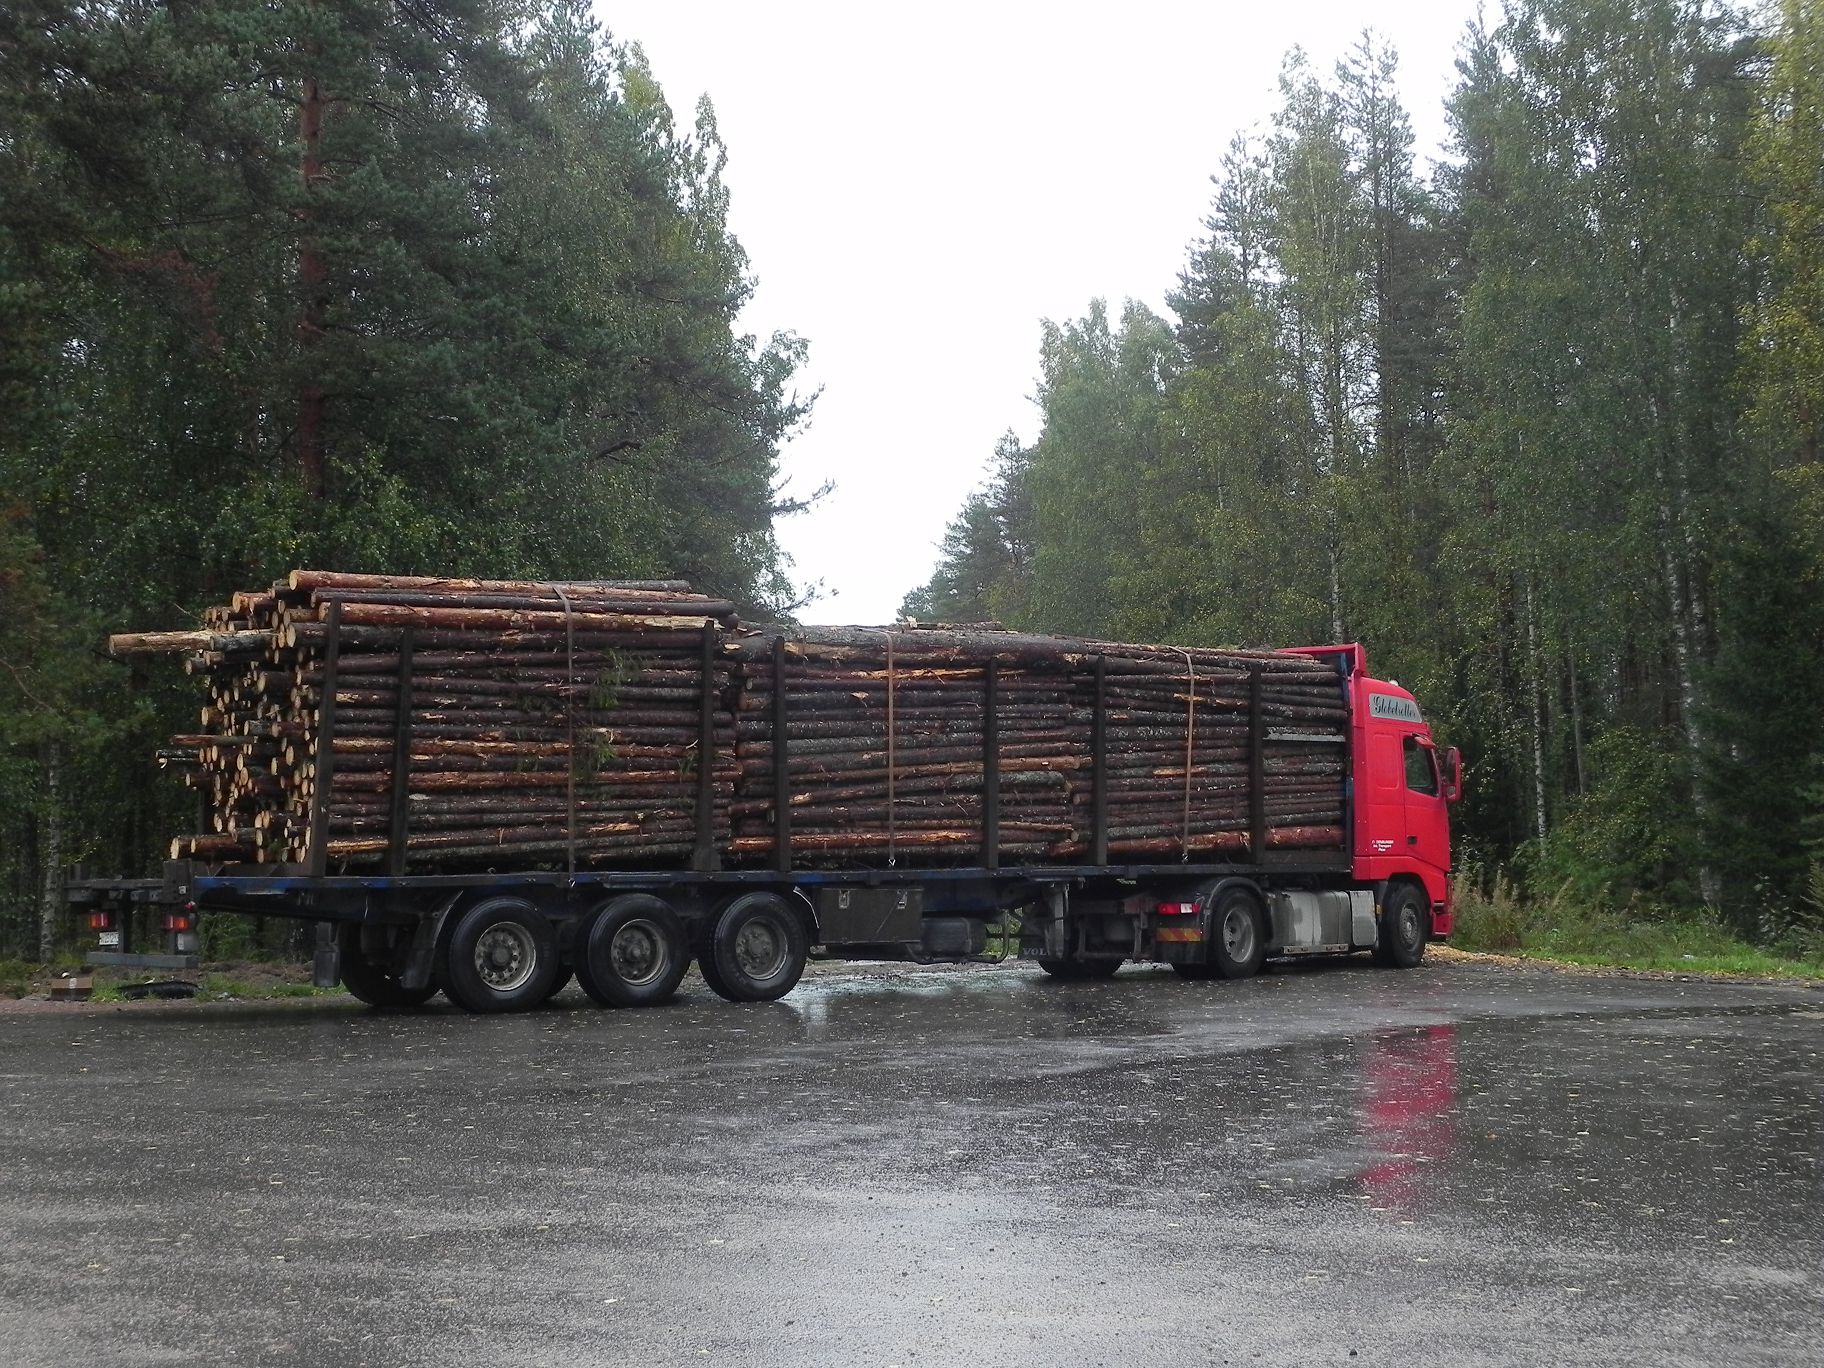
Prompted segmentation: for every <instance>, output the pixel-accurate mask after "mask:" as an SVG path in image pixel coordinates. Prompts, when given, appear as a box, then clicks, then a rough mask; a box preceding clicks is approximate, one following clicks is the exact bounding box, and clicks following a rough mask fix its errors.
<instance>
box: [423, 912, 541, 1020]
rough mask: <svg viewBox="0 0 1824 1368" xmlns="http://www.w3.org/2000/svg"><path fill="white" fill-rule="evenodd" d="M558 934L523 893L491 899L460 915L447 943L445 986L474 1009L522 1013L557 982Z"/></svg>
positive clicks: (455, 998) (535, 1003) (450, 992)
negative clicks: (519, 895) (522, 896)
mask: <svg viewBox="0 0 1824 1368" xmlns="http://www.w3.org/2000/svg"><path fill="white" fill-rule="evenodd" d="M558 973H559V968H558V960H557V933H556V932H555V931H554V930H553V929H552V926H551V922H550V919H549V918H548V917H546V916H545V914H544V913H543V912H540V911H539V910H538V909H537V908H536V907H534V906H533V905H532V904H531V903H529V902H527V901H526V900H525V899H524V898H511V897H500V898H488V899H486V900H484V901H482V902H479V903H476V904H475V906H473V907H471V908H469V910H468V911H466V912H464V913H463V914H462V915H461V916H460V917H458V918H457V920H456V925H455V927H454V928H453V929H452V930H451V931H450V939H449V944H448V945H447V946H446V947H445V951H444V962H443V973H442V975H441V977H442V980H443V990H444V992H446V993H448V994H449V996H450V998H451V999H452V1000H453V1001H454V1002H455V1003H456V1004H457V1005H458V1006H460V1007H466V1008H467V1009H468V1010H469V1011H471V1012H522V1011H525V1010H527V1009H528V1008H532V1007H536V1006H538V1005H539V1004H540V1003H542V1002H543V1001H544V1000H545V999H546V998H547V997H549V996H550V994H551V986H552V985H553V984H554V983H556V982H557V976H558Z"/></svg>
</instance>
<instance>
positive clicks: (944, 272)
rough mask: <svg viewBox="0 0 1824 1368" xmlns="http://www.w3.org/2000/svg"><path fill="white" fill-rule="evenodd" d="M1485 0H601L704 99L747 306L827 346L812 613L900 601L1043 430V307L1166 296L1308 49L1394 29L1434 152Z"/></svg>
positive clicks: (685, 119) (666, 81) (805, 462)
mask: <svg viewBox="0 0 1824 1368" xmlns="http://www.w3.org/2000/svg"><path fill="white" fill-rule="evenodd" d="M1475 10H1476V4H1475V0H1409V2H1408V3H1397V2H1396V0H1355V2H1354V3H1349V2H1348V0H1289V2H1288V3H1282V4H1249V5H1236V4H1228V3H1220V0H1218V2H1216V3H1210V2H1209V0H1205V3H1201V4H1182V3H1180V4H1170V3H1159V2H1158V0H1124V3H1116V4H1106V3H1104V4H1095V5H1086V4H1081V3H1075V2H1074V0H1052V2H1051V3H1029V2H1028V0H1020V2H1019V3H1014V2H1013V0H977V2H976V3H972V4H959V3H953V2H952V0H928V3H925V4H922V5H920V6H918V7H916V8H914V7H910V6H884V5H867V4H857V3H854V0H843V2H841V3H814V2H813V0H764V2H763V3H754V2H753V0H747V2H746V3H740V2H739V0H687V2H686V3H680V0H597V13H598V15H599V16H600V18H601V19H602V22H603V23H604V24H606V25H607V27H608V28H609V30H610V31H611V32H612V33H613V35H614V36H615V37H616V38H619V39H623V40H633V41H637V42H639V43H640V44H641V45H642V46H643V47H644V48H645V50H646V54H647V56H648V58H650V60H651V62H652V65H653V69H654V74H655V75H656V76H657V77H658V80H659V83H660V84H661V85H662V86H663V87H664V90H665V93H666V96H667V98H668V99H669V100H670V102H671V105H672V108H673V109H674V110H675V111H676V113H677V116H678V122H679V124H680V125H681V126H682V127H686V128H688V126H689V124H690V121H691V118H692V114H693V111H694V109H695V106H696V100H697V96H698V95H699V94H701V93H705V92H706V93H708V95H709V96H710V98H711V99H712V100H713V101H714V103H715V107H716V117H717V121H718V123H719V125H720V128H721V132H722V137H723V140H724V141H725V142H726V143H727V144H728V149H729V164H728V170H727V181H728V185H729V188H730V192H731V195H732V201H733V206H732V209H731V212H730V219H731V223H732V226H733V228H734V231H735V234H736V235H737V236H738V237H739V238H740V239H741V242H742V244H743V245H744V246H745V247H746V249H747V252H748V255H749V256H750V258H751V259H752V263H753V270H754V273H755V274H756V276H757V277H758V279H759V289H758V291H757V293H756V295H755V298H754V301H753V303H752V305H750V307H749V309H748V311H747V314H746V316H745V319H744V325H745V327H746V328H747V329H749V330H751V331H753V332H755V333H756V334H758V335H760V336H762V337H765V336H766V335H768V334H770V333H771V332H772V331H773V330H774V329H779V328H784V329H789V330H791V331H793V332H796V333H798V334H800V335H801V336H803V337H805V338H806V339H808V340H809V342H810V349H811V350H810V364H809V366H808V368H807V369H806V371H805V372H803V373H802V380H803V384H804V385H805V387H806V388H807V389H809V388H815V387H817V386H822V388H823V395H822V397H821V398H820V399H819V400H818V402H817V406H816V410H815V412H814V414H813V417H812V419H811V425H810V427H809V428H808V430H806V431H805V432H804V433H803V434H801V435H800V436H799V437H797V438H796V439H795V440H793V441H792V442H791V444H790V445H789V446H788V447H787V448H786V450H785V453H784V469H785V473H786V475H787V476H788V477H789V480H790V485H789V489H790V492H792V493H795V494H805V493H809V492H810V491H811V490H813V489H815V488H816V487H817V486H818V485H819V484H821V483H822V482H823V481H825V480H826V479H827V480H833V481H834V482H835V484H836V490H835V492H834V493H833V494H831V495H830V496H829V497H827V498H826V499H825V500H824V501H823V502H822V503H821V504H820V505H819V506H818V507H817V508H816V510H815V511H813V512H811V513H808V514H804V515H801V516H800V517H798V518H795V519H791V520H788V521H786V522H785V523H784V524H783V525H782V526H781V528H780V533H781V539H782V541H783V543H784V546H785V548H786V550H787V552H788V553H789V554H790V555H791V557H792V559H793V561H794V575H795V577H796V578H797V579H798V580H799V581H800V582H821V583H822V586H823V590H824V592H823V596H822V597H821V598H820V599H819V600H818V602H817V603H816V604H814V605H813V606H812V607H811V608H810V609H809V610H807V611H806V612H805V613H804V615H803V616H804V617H805V618H806V620H808V621H816V622H886V621H891V620H892V619H893V617H894V616H895V615H896V613H897V611H898V607H899V601H900V599H901V597H902V596H903V595H904V594H905V592H906V591H907V590H908V589H910V588H912V587H913V586H915V585H917V584H921V583H923V582H924V580H925V579H926V578H928V577H929V575H930V573H931V570H932V567H933V565H934V564H935V562H936V558H937V543H938V540H939V539H940V538H941V537H942V536H943V531H944V525H945V524H946V523H947V522H948V521H949V519H950V518H951V517H952V516H953V515H954V514H955V512H956V510H957V508H958V506H959V505H960V504H961V502H962V499H963V496H964V495H965V494H966V493H967V492H968V491H969V490H970V489H971V488H973V487H975V486H976V485H977V484H978V483H979V482H980V480H981V476H982V470H983V465H984V463H985V462H986V460H987V459H988V457H989V455H990V454H991V453H992V451H993V448H994V444H995V441H996V439H997V438H998V437H999V436H1000V434H1001V433H1003V432H1005V431H1006V430H1007V429H1008V428H1012V429H1014V430H1015V431H1017V432H1018V433H1019V434H1020V435H1021V437H1022V438H1023V439H1027V440H1030V439H1031V438H1032V437H1033V436H1034V435H1035V434H1036V430H1037V411H1036V409H1035V407H1034V405H1033V403H1032V399H1031V395H1032V392H1033V379H1034V377H1035V376H1036V375H1037V373H1038V345H1039V322H1040V320H1041V319H1044V318H1053V319H1059V320H1062V319H1067V318H1075V317H1079V316H1081V315H1082V314H1083V313H1084V311H1085V310H1086V309H1087V308H1088V306H1089V302H1090V300H1091V299H1093V298H1096V297H1098V296H1101V297H1105V298H1107V299H1108V300H1109V301H1110V304H1111V307H1114V308H1117V309H1118V307H1119V305H1120V301H1121V300H1123V299H1126V298H1134V299H1139V300H1142V301H1144V302H1146V303H1147V304H1149V305H1151V306H1152V307H1153V308H1155V309H1158V310H1161V311H1163V310H1164V305H1165V295H1166V292H1167V291H1168V290H1170V289H1171V288H1172V286H1173V285H1174V283H1175V282H1176V279H1177V273H1178V271H1179V269H1180V268H1181V267H1182V266H1183V264H1184V262H1185V258H1186V254H1187V250H1188V248H1189V246H1190V243H1191V242H1192V240H1193V239H1194V238H1196V237H1198V236H1199V235H1200V234H1201V231H1202V229H1201V220H1202V218H1203V216H1204V215H1205V213H1207V212H1208V208H1209V200H1210V194H1211V185H1210V180H1209V177H1210V174H1211V173H1212V172H1213V171H1214V170H1215V169H1216V165H1217V160H1218V158H1219V157H1220V156H1221V155H1222V152H1223V150H1224V149H1225V148H1226V147H1227V146H1228V143H1229V139H1230V138H1231V137H1232V136H1233V135H1234V134H1235V133H1236V132H1237V131H1238V130H1241V129H1245V128H1248V127H1251V126H1258V125H1262V124H1264V122H1265V120H1266V119H1267V117H1268V115H1269V114H1270V113H1271V112H1272V110H1273V109H1274V108H1275V106H1276V104H1277V102H1278V91H1277V84H1276V82H1277V77H1278V74H1279V69H1280V62H1281V59H1282V57H1283V56H1284V54H1285V52H1286V51H1287V49H1289V48H1291V47H1292V46H1293V45H1295V44H1296V45H1299V46H1302V47H1303V48H1304V49H1305V50H1306V52H1307V53H1309V54H1310V56H1311V58H1312V60H1313V63H1314V64H1315V65H1316V66H1317V67H1318V68H1319V69H1320V70H1322V71H1324V72H1326V73H1327V72H1328V71H1329V69H1330V68H1331V66H1332V65H1333V64H1334V63H1335V62H1336V60H1337V59H1338V58H1339V57H1340V56H1342V55H1343V53H1345V52H1346V51H1347V50H1348V49H1349V48H1350V47H1351V46H1352V45H1353V43H1354V42H1355V40H1356V38H1357V36H1358V35H1359V34H1360V32H1361V30H1362V29H1363V28H1364V27H1368V26H1372V27H1373V28H1374V29H1375V30H1377V31H1378V32H1379V33H1381V34H1383V35H1384V36H1385V37H1386V38H1387V39H1389V40H1390V41H1391V42H1392V43H1393V44H1394V46H1395V47H1396V48H1397V49H1398V50H1399V53H1400V87H1401V94H1402V97H1403V99H1404V101H1405V103H1406V106H1407V108H1408V110H1409V111H1410V112H1411V114H1412V117H1413V124H1414V131H1415V133H1416V135H1417V148H1416V150H1417V152H1418V154H1419V156H1420V159H1421V164H1423V163H1424V161H1425V160H1427V159H1428V158H1429V157H1431V156H1433V155H1436V152H1437V148H1438V145H1439V143H1440V142H1441V140H1442V138H1443V135H1444V123H1443V115H1442V109H1441V102H1442V99H1443V96H1444V94H1445V92H1446V91H1447V90H1448V88H1449V86H1450V83H1451V80H1452V77H1453V76H1454V65H1453V63H1454V58H1455V49H1456V45H1457V42H1458V40H1459V38H1460V37H1461V35H1462V32H1463V29H1464V26H1465V25H1466V24H1467V22H1468V21H1469V19H1470V17H1471V16H1472V15H1473V14H1474V13H1475Z"/></svg>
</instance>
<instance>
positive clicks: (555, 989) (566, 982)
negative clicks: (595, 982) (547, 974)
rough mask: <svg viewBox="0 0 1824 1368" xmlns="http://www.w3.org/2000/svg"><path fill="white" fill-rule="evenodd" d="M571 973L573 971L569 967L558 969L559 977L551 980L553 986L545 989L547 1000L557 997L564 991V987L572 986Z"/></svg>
mask: <svg viewBox="0 0 1824 1368" xmlns="http://www.w3.org/2000/svg"><path fill="white" fill-rule="evenodd" d="M570 974H571V971H570V970H569V969H559V970H558V971H557V977H556V978H554V979H552V980H551V987H550V988H548V989H547V990H546V991H545V1001H546V1002H549V1001H551V999H552V998H554V997H556V996H557V995H558V994H559V993H561V992H563V991H564V989H566V988H568V987H569V986H570Z"/></svg>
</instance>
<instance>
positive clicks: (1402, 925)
mask: <svg viewBox="0 0 1824 1368" xmlns="http://www.w3.org/2000/svg"><path fill="white" fill-rule="evenodd" d="M1430 939H1431V905H1430V903H1429V902H1428V901H1427V900H1426V897H1425V894H1424V892H1423V891H1422V890H1421V889H1419V888H1418V887H1417V886H1416V885H1414V884H1409V883H1406V882H1404V881H1402V882H1400V883H1396V884H1391V885H1389V887H1388V889H1387V896H1386V897H1385V898H1383V899H1382V900H1381V923H1380V926H1379V927H1378V928H1377V929H1376V931H1375V933H1374V962H1375V963H1376V964H1381V965H1385V966H1386V967H1388V968H1389V969H1412V968H1415V967H1416V966H1417V965H1418V963H1419V961H1420V960H1422V959H1424V958H1425V942H1427V941H1428V940H1430Z"/></svg>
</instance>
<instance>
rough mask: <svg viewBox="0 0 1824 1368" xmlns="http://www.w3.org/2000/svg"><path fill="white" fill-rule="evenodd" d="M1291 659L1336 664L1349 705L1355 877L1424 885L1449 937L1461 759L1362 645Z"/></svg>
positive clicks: (1434, 922) (1435, 929)
mask: <svg viewBox="0 0 1824 1368" xmlns="http://www.w3.org/2000/svg"><path fill="white" fill-rule="evenodd" d="M1289 649H1290V651H1291V653H1292V654H1294V655H1307V656H1314V657H1317V658H1319V659H1324V660H1334V661H1335V662H1336V664H1337V668H1338V670H1339V671H1340V672H1341V673H1342V675H1343V680H1344V686H1343V687H1344V696H1345V698H1346V699H1347V701H1348V705H1349V754H1350V784H1349V800H1350V801H1349V810H1350V813H1351V823H1350V826H1351V830H1350V836H1349V841H1350V854H1351V857H1352V859H1353V862H1354V877H1355V879H1356V880H1357V881H1359V882H1361V883H1372V884H1380V883H1382V882H1384V881H1385V880H1388V879H1393V878H1402V877H1404V878H1414V879H1417V880H1418V881H1419V882H1420V883H1422V884H1423V885H1424V887H1425V892H1426V894H1427V896H1428V898H1429V900H1430V902H1431V930H1432V934H1433V935H1434V936H1448V935H1449V934H1450V932H1451V920H1452V907H1451V899H1450V816H1449V808H1450V804H1452V803H1454V802H1456V800H1457V799H1458V798H1459V797H1460V796H1461V795H1462V790H1463V778H1462V760H1461V758H1460V757H1459V756H1458V753H1457V751H1456V749H1455V748H1454V747H1453V748H1451V749H1450V750H1446V751H1440V750H1439V749H1438V746H1437V743H1436V742H1435V741H1434V740H1433V739H1432V735H1431V727H1430V726H1429V725H1428V724H1427V723H1426V721H1425V718H1424V714H1422V713H1421V712H1420V711H1419V704H1418V700H1417V699H1415V698H1414V697H1413V696H1412V694H1411V693H1409V692H1408V691H1407V690H1405V689H1403V688H1401V687H1400V686H1399V685H1398V684H1396V683H1394V682H1393V681H1392V680H1387V679H1375V678H1374V677H1372V676H1371V675H1369V673H1368V658H1367V652H1366V651H1364V650H1363V649H1362V647H1361V646H1360V645H1358V644H1353V643H1352V644H1350V645H1347V646H1298V647H1292V648H1289Z"/></svg>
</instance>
